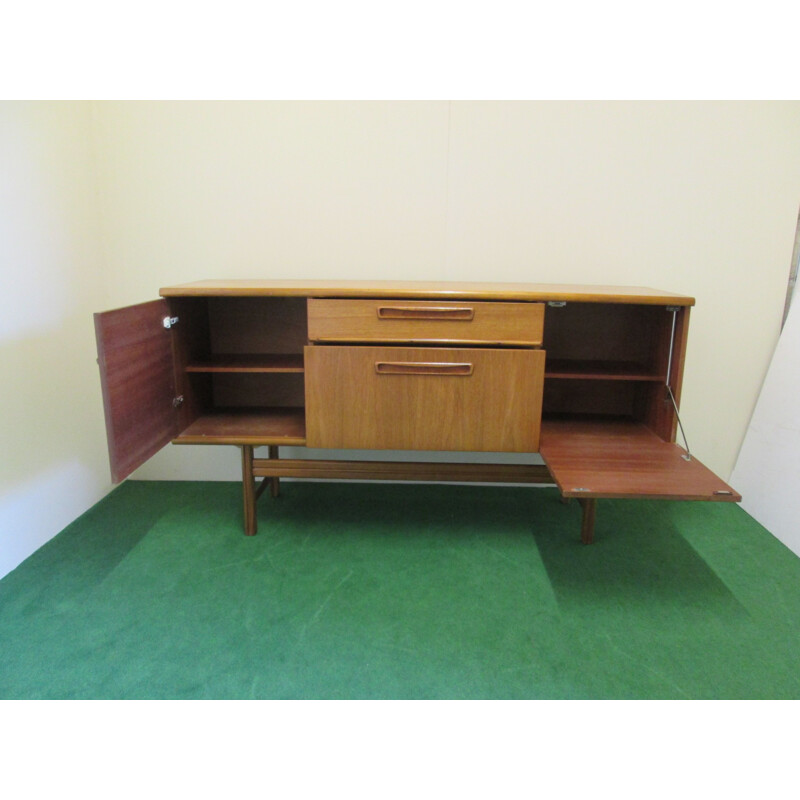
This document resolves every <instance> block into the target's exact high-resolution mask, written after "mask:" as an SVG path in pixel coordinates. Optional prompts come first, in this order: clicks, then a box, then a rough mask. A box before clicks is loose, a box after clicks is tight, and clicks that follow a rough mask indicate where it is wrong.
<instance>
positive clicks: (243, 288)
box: [160, 279, 694, 306]
mask: <svg viewBox="0 0 800 800" xmlns="http://www.w3.org/2000/svg"><path fill="white" fill-rule="evenodd" d="M160 294H161V296H162V297H204V296H208V297H210V296H214V297H259V296H263V297H377V298H384V297H385V298H408V299H412V298H414V299H420V300H447V299H452V300H517V301H523V302H525V301H527V302H535V301H556V302H576V303H578V302H580V303H635V304H644V305H674V306H693V305H694V298H693V297H686V296H685V295H679V294H671V293H670V292H662V291H659V290H657V289H648V288H644V287H640V286H584V285H579V284H555V283H554V284H547V283H482V282H481V283H478V282H475V283H472V282H466V283H462V282H458V281H452V282H443V281H291V280H259V279H247V280H206V281H196V282H194V283H184V284H182V285H180V286H167V287H164V288H162V289H161V292H160Z"/></svg>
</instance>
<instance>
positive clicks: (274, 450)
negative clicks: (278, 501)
mask: <svg viewBox="0 0 800 800" xmlns="http://www.w3.org/2000/svg"><path fill="white" fill-rule="evenodd" d="M269 457H270V458H279V457H280V455H279V453H278V446H277V445H270V446H269ZM269 493H270V495H272V497H277V496H278V495H279V494H280V493H281V479H280V478H278V477H277V476H276V477H274V478H270V479H269Z"/></svg>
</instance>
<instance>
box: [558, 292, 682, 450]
mask: <svg viewBox="0 0 800 800" xmlns="http://www.w3.org/2000/svg"><path fill="white" fill-rule="evenodd" d="M672 322H673V314H672V313H670V312H669V311H668V310H667V309H665V307H664V306H647V305H625V304H610V303H568V304H566V305H565V306H563V307H558V306H556V307H552V306H551V307H548V309H547V313H546V316H545V326H544V343H543V348H544V349H545V351H546V353H547V361H546V367H545V383H544V397H543V404H542V414H543V417H544V419H545V420H576V421H579V420H589V419H596V420H598V421H599V422H602V421H604V420H607V421H629V422H636V423H643V424H644V425H646V426H647V427H648V428H650V429H651V430H653V432H655V433H656V434H657V435H658V436H660V437H661V438H662V439H669V438H670V437H671V432H672V428H673V425H674V412H673V409H672V408H671V406H670V405H669V403H670V401H669V398H668V395H667V391H666V388H665V383H666V373H667V369H668V363H669V351H670V341H671V338H672ZM673 375H675V370H674V369H673Z"/></svg>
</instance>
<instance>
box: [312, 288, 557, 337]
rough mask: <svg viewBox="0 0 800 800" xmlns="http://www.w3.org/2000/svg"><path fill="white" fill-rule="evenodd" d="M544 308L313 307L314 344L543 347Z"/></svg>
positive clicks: (380, 303)
mask: <svg viewBox="0 0 800 800" xmlns="http://www.w3.org/2000/svg"><path fill="white" fill-rule="evenodd" d="M543 328H544V303H492V302H480V301H479V302H461V301H458V302H454V301H443V302H438V301H433V300H430V301H428V300H425V301H405V300H330V299H319V298H310V299H309V301H308V338H309V339H310V340H311V341H312V342H386V343H390V344H391V343H398V344H399V343H423V342H424V343H431V344H436V343H442V344H445V343H446V344H464V345H471V344H483V345H490V344H505V345H515V346H517V347H538V346H539V345H541V343H542V331H543Z"/></svg>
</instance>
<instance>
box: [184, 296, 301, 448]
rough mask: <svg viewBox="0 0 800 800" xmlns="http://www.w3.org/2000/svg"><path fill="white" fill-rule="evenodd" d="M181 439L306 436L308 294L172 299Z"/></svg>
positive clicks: (294, 439) (295, 440)
mask: <svg viewBox="0 0 800 800" xmlns="http://www.w3.org/2000/svg"><path fill="white" fill-rule="evenodd" d="M169 304H170V313H171V314H172V315H174V316H177V317H178V318H179V323H178V325H177V326H176V328H175V333H176V336H175V339H174V342H175V365H176V376H175V379H176V385H177V386H178V391H179V394H180V395H182V396H183V403H182V405H181V406H180V409H179V414H180V417H181V420H180V427H181V430H182V433H181V435H180V436H179V437H178V440H180V441H186V442H191V441H195V440H196V441H224V440H226V439H236V441H241V440H242V438H243V437H244V438H249V439H250V440H252V441H253V443H259V440H261V439H263V440H264V443H274V442H276V441H278V442H283V443H286V444H302V443H303V442H304V441H305V415H304V408H303V406H304V395H305V389H304V367H303V347H304V345H305V344H306V341H307V328H308V323H307V314H306V300H305V298H295V297H286V298H285V297H186V298H170V301H169Z"/></svg>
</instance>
